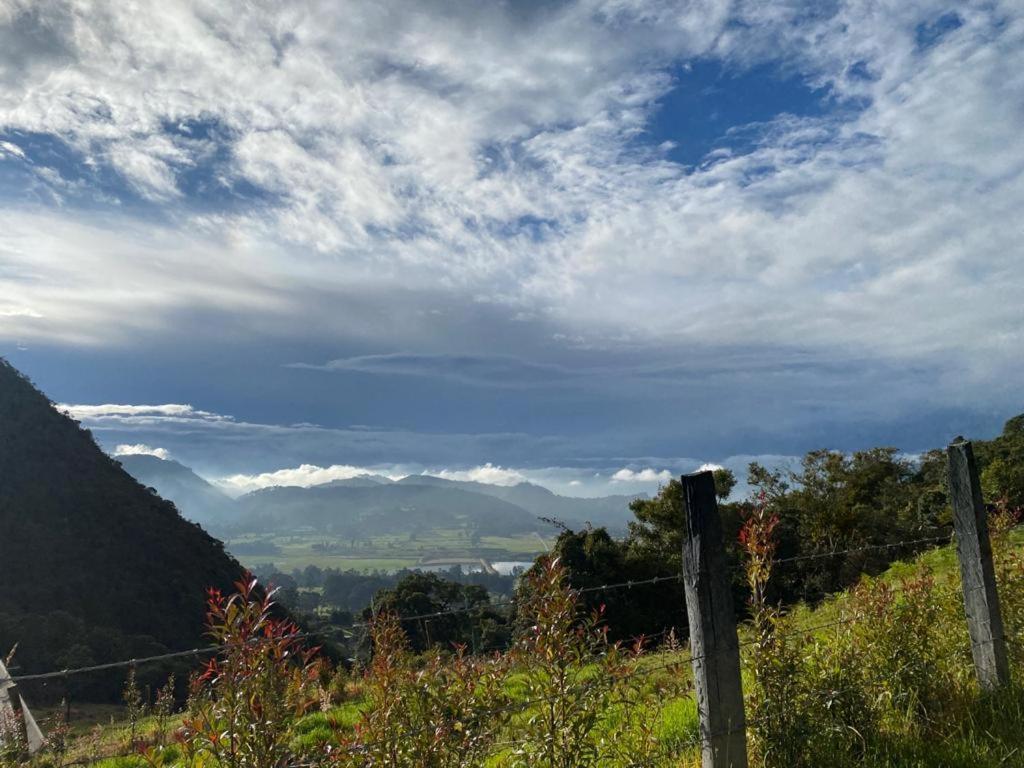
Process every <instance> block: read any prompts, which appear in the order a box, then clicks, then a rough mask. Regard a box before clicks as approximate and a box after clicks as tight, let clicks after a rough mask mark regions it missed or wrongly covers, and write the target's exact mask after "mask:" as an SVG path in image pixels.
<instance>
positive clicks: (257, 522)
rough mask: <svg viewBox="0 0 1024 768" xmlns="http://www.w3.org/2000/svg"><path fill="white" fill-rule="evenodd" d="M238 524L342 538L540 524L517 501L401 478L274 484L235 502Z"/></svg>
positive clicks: (485, 531) (487, 531)
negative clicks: (303, 530) (309, 530)
mask: <svg viewBox="0 0 1024 768" xmlns="http://www.w3.org/2000/svg"><path fill="white" fill-rule="evenodd" d="M236 503H237V504H238V506H239V510H240V520H239V523H238V525H239V527H245V528H246V529H248V530H263V531H274V530H281V529H285V528H296V527H303V526H308V527H311V528H313V529H314V530H316V531H317V532H322V533H329V534H333V535H336V536H340V537H346V536H359V537H364V536H375V535H381V534H391V533H404V532H410V531H412V532H422V531H428V530H433V529H438V528H469V529H473V530H476V531H478V532H479V533H481V534H482V535H508V534H515V533H523V532H529V531H533V530H535V529H536V528H537V527H538V526H539V525H542V524H541V523H540V522H539V521H538V520H537V519H536V517H535V516H534V515H531V514H530V513H529V512H527V511H526V510H524V509H523V508H521V507H518V506H516V505H515V504H510V503H509V502H507V501H503V500H501V499H498V498H494V497H492V496H487V495H483V494H479V493H472V492H470V491H466V490H462V489H460V488H446V487H435V486H431V485H406V484H400V483H389V484H383V483H365V484H363V483H360V484H352V483H350V482H348V481H345V482H343V483H331V484H328V485H317V486H313V487H311V488H300V487H294V486H290V487H274V488H267V489H264V490H260V491H254V492H253V493H249V494H246V495H245V496H242V497H241V498H239V499H238V500H237V502H236Z"/></svg>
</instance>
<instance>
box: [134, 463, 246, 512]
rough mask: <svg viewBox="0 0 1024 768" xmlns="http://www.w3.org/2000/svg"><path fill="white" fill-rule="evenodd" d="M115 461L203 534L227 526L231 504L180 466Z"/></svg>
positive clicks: (230, 501) (233, 504)
mask: <svg viewBox="0 0 1024 768" xmlns="http://www.w3.org/2000/svg"><path fill="white" fill-rule="evenodd" d="M117 461H118V462H120V464H121V466H122V467H124V468H125V470H127V472H128V474H130V475H131V476H132V477H134V478H135V479H136V480H138V481H139V482H140V483H142V484H143V485H145V486H147V487H149V488H153V489H154V490H156V492H157V493H158V494H159V495H160V496H161V497H162V498H164V499H169V500H171V501H173V502H174V505H175V506H176V507H177V508H178V511H179V512H181V514H182V516H183V517H185V518H187V519H189V520H191V521H192V522H194V523H199V524H200V525H201V526H203V527H204V528H206V529H207V530H216V529H217V528H218V527H219V526H222V525H225V524H227V523H230V522H231V521H232V520H233V519H234V517H235V516H236V515H237V508H236V507H235V503H234V501H233V500H232V499H231V498H230V497H228V496H227V495H226V494H224V493H223V492H222V491H220V490H219V489H218V488H217V487H216V486H214V485H211V484H210V483H208V482H206V481H205V480H204V479H203V478H201V477H200V476H199V475H197V474H196V473H195V472H193V471H192V470H191V469H189V468H188V467H186V466H185V465H183V464H179V463H178V462H177V461H174V460H173V459H161V458H159V457H157V456H148V455H132V456H118V457H117Z"/></svg>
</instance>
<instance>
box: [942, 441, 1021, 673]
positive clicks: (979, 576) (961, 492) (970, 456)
mask: <svg viewBox="0 0 1024 768" xmlns="http://www.w3.org/2000/svg"><path fill="white" fill-rule="evenodd" d="M947 453H948V455H949V496H950V501H951V502H952V505H953V528H954V529H955V530H956V554H957V557H958V558H959V560H960V576H961V579H962V581H963V590H964V608H965V610H966V612H967V629H968V630H969V631H970V634H971V655H972V656H973V657H974V669H975V672H976V673H977V675H978V682H979V683H980V684H981V687H982V688H983V689H984V690H986V691H991V690H994V689H996V688H1000V687H1002V686H1005V685H1008V684H1009V682H1010V664H1009V661H1008V659H1007V656H1006V636H1005V634H1004V632H1003V617H1002V614H1001V613H1000V610H999V595H998V593H997V592H996V577H995V571H994V569H993V567H992V546H991V544H990V542H989V538H988V521H987V519H986V511H985V504H984V502H983V501H982V498H981V483H980V482H979V481H978V467H977V465H976V464H975V462H974V450H973V449H972V448H971V443H970V441H967V440H964V439H963V438H958V439H956V440H954V441H953V442H952V443H950V445H949V448H948V450H947Z"/></svg>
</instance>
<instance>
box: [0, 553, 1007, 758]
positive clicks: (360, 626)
mask: <svg viewBox="0 0 1024 768" xmlns="http://www.w3.org/2000/svg"><path fill="white" fill-rule="evenodd" d="M951 539H952V537H951V536H949V535H945V536H931V537H921V538H915V539H908V540H904V541H899V542H888V543H880V544H866V545H863V546H858V547H845V548H841V549H832V550H829V551H824V552H816V553H809V554H806V555H800V556H796V557H783V558H776V559H775V560H773V561H772V562H773V564H786V563H793V562H802V561H812V560H819V559H826V558H833V557H838V556H845V555H850V554H854V553H862V552H869V551H891V550H893V549H899V548H905V549H913V550H914V551H918V550H919V549H920V548H923V547H925V546H927V545H939V544H945V543H948V542H950V541H951ZM681 579H683V575H682V574H671V575H659V576H655V577H651V578H647V579H640V580H627V581H621V582H612V583H607V584H600V585H593V586H587V587H582V588H576V589H571V590H570V591H571V592H572V593H573V594H574V595H576V596H577V597H580V596H584V595H589V594H595V593H604V592H616V591H623V590H632V589H639V588H644V587H648V586H655V585H659V584H667V583H673V582H679V581H680V580H681ZM516 606H517V601H516V600H514V599H501V600H495V601H490V602H486V603H478V604H468V605H461V606H450V607H447V608H445V609H441V610H437V611H430V612H424V613H417V614H410V615H400V616H396V617H395V618H396V619H397V620H398V621H400V622H428V621H431V620H434V619H441V618H444V617H450V616H458V615H463V614H481V613H483V612H486V611H488V610H494V609H500V608H511V609H515V607H516ZM861 618H862V617H859V616H856V615H840V616H838V617H837V618H835V619H833V620H830V621H826V622H820V623H817V624H814V625H810V626H804V627H800V628H796V629H793V630H792V631H789V632H786V633H784V634H781V635H778V636H777V638H776V639H778V640H780V641H784V640H788V639H792V638H796V637H807V636H810V635H813V634H815V633H820V632H823V631H826V630H828V629H832V628H838V627H840V626H843V625H848V624H851V623H853V622H856V621H858V620H859V619H861ZM374 619H375V616H374V615H373V613H372V612H371V616H370V620H367V621H360V622H356V623H353V624H351V625H349V626H345V627H326V628H320V629H302V630H299V631H297V632H295V633H293V634H291V635H289V636H287V637H286V639H288V640H296V641H302V640H309V641H325V640H329V639H331V638H335V637H337V638H341V639H342V640H344V641H346V642H352V641H354V645H355V647H356V648H359V647H360V646H362V647H365V644H366V643H367V642H368V640H369V636H370V633H371V630H372V627H373V623H374ZM674 635H675V628H674V627H668V628H664V629H662V630H661V631H658V632H654V633H649V634H641V635H636V636H633V637H631V638H627V639H625V640H623V641H622V644H623V645H624V646H633V645H636V644H639V645H641V646H644V647H646V646H647V645H648V644H655V645H657V644H659V643H662V642H664V641H665V640H666V639H667V638H672V637H674ZM1008 640H1009V638H1008ZM262 641H263V639H262V638H257V639H255V640H254V641H253V642H262ZM759 642H760V639H759V638H756V637H753V638H746V639H740V640H739V641H738V647H739V648H740V649H743V648H747V647H750V646H753V645H756V644H758V643H759ZM1014 642H1015V643H1016V642H1017V641H1014ZM231 647H232V646H231V644H222V645H209V646H203V647H196V648H191V649H187V650H182V651H175V652H167V653H161V654H155V655H151V656H145V657H139V658H131V659H122V660H118V661H111V662H105V663H100V664H94V665H89V666H82V667H76V668H69V669H60V670H50V671H46V672H34V673H28V674H16V675H11V676H9V677H7V678H3V679H0V684H3V683H5V682H12V683H15V684H18V683H22V682H29V681H49V680H54V679H64V680H65V681H66V680H67V679H68V678H70V677H72V676H77V675H87V674H90V673H96V672H103V671H109V670H115V669H123V668H137V667H139V666H142V665H147V664H157V663H160V662H167V661H174V660H185V659H196V660H198V659H200V658H203V657H207V656H211V655H214V654H217V653H220V652H224V651H227V650H229V649H230V648H231ZM506 649H507V646H506V645H504V644H501V645H494V646H492V647H480V648H474V655H477V654H486V653H489V652H494V651H501V650H506ZM708 655H709V654H705V655H693V654H689V653H685V652H683V651H681V650H676V649H674V648H673V649H672V650H670V651H660V652H653V653H644V654H642V655H640V656H638V657H637V660H636V662H635V663H634V664H633V666H632V667H631V668H630V669H629V670H628V672H625V673H623V674H621V675H619V676H618V677H616V678H615V680H616V682H618V683H621V682H625V681H627V680H635V679H641V678H647V677H649V676H652V675H656V674H658V673H661V672H666V671H668V670H678V669H679V668H681V667H684V666H686V665H693V664H694V663H696V662H700V661H702V660H704V659H706V658H707V657H708ZM969 655H970V654H969V651H966V649H965V653H964V656H965V657H967V658H969ZM607 684H608V683H607V681H582V682H580V683H577V684H574V685H572V686H570V687H569V688H567V689H563V690H560V691H558V692H557V693H555V694H552V695H549V696H542V697H533V698H526V699H523V700H519V701H515V702H507V703H503V704H502V705H499V706H496V707H491V708H485V709H482V710H474V717H477V718H497V719H501V718H505V717H508V716H513V715H516V714H518V713H524V712H528V711H530V710H531V709H533V708H535V707H537V706H540V705H542V704H544V703H546V702H549V701H551V700H552V697H553V696H570V695H578V694H580V693H583V692H586V691H587V690H588V689H590V688H592V687H594V686H597V685H603V686H606V685H607ZM687 685H688V686H689V687H688V689H687V690H688V692H690V693H692V682H691V683H688V684H687ZM841 692H842V691H840V690H836V691H831V692H829V691H825V692H823V693H833V694H836V695H838V694H839V693H841ZM759 725H760V723H758V722H757V721H755V720H748V721H747V722H746V723H745V724H744V730H745V729H746V728H754V727H758V726H759ZM428 727H434V726H424V729H426V728H428ZM735 732H736V731H729V732H728V733H735ZM416 735H418V734H417V733H416V732H410V733H407V734H405V737H406V738H414V737H415V736H416ZM714 735H720V734H708V733H703V734H700V733H698V734H697V735H696V736H695V738H694V740H693V743H692V744H691V745H690V746H699V745H700V744H702V743H706V741H707V739H708V738H709V736H714ZM516 745H517V742H515V741H512V742H495V743H494V744H492V745H491V746H493V747H494V748H515V747H516ZM384 746H386V743H385V742H364V743H360V742H354V743H348V744H344V746H343V747H341V749H343V750H344V751H347V752H350V753H365V752H373V751H374V750H377V749H379V748H382V747H384ZM132 754H136V753H135V752H129V753H126V754H124V755H105V756H104V757H118V756H121V757H128V756H131V755H132ZM88 762H90V760H83V761H81V762H80V763H78V764H87V763H88ZM74 764H76V763H74V762H72V763H65V765H74ZM322 764H323V761H321V760H317V761H308V760H307V761H303V760H297V761H294V762H292V763H290V764H289V766H290V768H313V767H314V766H319V765H322ZM637 765H638V766H639V764H637Z"/></svg>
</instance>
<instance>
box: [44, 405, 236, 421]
mask: <svg viewBox="0 0 1024 768" xmlns="http://www.w3.org/2000/svg"><path fill="white" fill-rule="evenodd" d="M56 408H57V410H59V411H62V412H63V413H66V414H68V415H69V416H70V417H71V418H73V419H78V420H80V421H90V422H103V421H110V420H114V421H125V422H132V421H136V422H143V423H148V422H151V421H153V420H154V419H173V420H179V421H180V420H192V419H194V420H198V421H229V420H230V419H231V417H230V416H221V415H220V414H216V413H211V412H210V411H201V410H197V409H196V408H193V407H192V406H191V405H181V404H178V403H165V404H163V405H118V404H114V403H105V404H102V405H71V404H68V403H59V404H58V405H57V406H56Z"/></svg>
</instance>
